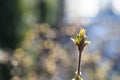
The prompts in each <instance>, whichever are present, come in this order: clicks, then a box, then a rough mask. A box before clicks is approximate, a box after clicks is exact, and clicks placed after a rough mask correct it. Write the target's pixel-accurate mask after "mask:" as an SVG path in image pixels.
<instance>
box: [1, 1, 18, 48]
mask: <svg viewBox="0 0 120 80" xmlns="http://www.w3.org/2000/svg"><path fill="white" fill-rule="evenodd" d="M17 1H18V0H1V1H0V47H2V48H10V49H14V48H15V47H16V45H17V43H18V41H19V39H18V38H19V36H18V35H17V34H16V28H17V23H18V21H19V20H20V16H18V15H20V11H19V9H18V7H17Z"/></svg>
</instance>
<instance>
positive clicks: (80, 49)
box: [78, 39, 85, 76]
mask: <svg viewBox="0 0 120 80" xmlns="http://www.w3.org/2000/svg"><path fill="white" fill-rule="evenodd" d="M84 47H85V44H84V39H83V40H82V41H81V43H80V44H79V45H78V51H79V60H78V75H80V72H81V55H82V51H83V49H84ZM80 76H81V75H80Z"/></svg>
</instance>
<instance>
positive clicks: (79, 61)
mask: <svg viewBox="0 0 120 80" xmlns="http://www.w3.org/2000/svg"><path fill="white" fill-rule="evenodd" d="M78 50H79V60H78V75H80V72H81V66H80V64H81V51H80V49H79V47H78Z"/></svg>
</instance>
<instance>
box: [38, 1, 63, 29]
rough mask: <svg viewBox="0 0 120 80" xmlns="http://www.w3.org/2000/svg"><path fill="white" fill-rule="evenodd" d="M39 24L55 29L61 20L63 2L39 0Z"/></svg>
mask: <svg viewBox="0 0 120 80" xmlns="http://www.w3.org/2000/svg"><path fill="white" fill-rule="evenodd" d="M38 9H39V22H42V23H45V22H47V23H49V24H51V25H53V26H55V27H57V26H58V25H59V24H60V23H61V22H62V20H63V16H64V0H39V3H38Z"/></svg>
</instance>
